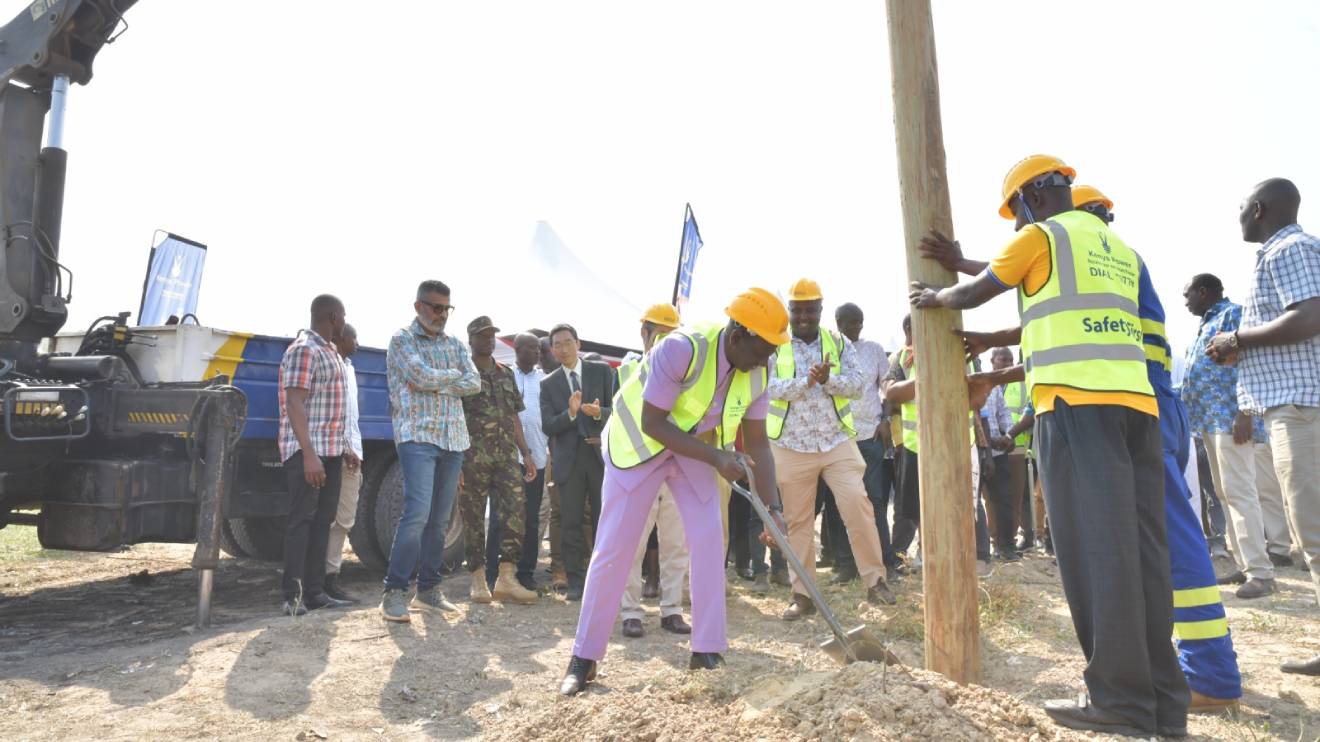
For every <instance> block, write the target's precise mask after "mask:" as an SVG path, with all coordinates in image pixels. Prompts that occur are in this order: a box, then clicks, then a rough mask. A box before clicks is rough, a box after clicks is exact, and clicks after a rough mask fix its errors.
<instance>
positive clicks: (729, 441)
mask: <svg viewBox="0 0 1320 742" xmlns="http://www.w3.org/2000/svg"><path fill="white" fill-rule="evenodd" d="M725 327H726V326H725V325H721V324H705V325H698V326H696V327H692V328H681V329H678V330H675V331H674V333H676V334H678V335H681V336H683V337H685V338H687V339H688V341H689V342H690V343H692V360H691V362H689V363H688V368H687V371H686V372H685V373H684V374H683V381H682V383H681V385H680V387H679V389H680V391H679V394H678V399H676V400H675V401H674V407H673V409H672V410H670V411H669V420H670V422H672V423H673V424H674V425H675V426H676V427H678V428H679V429H680V430H684V431H687V432H689V433H690V432H692V431H694V430H696V428H697V425H699V424H700V423H701V421H702V419H703V418H705V416H706V413H707V412H708V411H709V410H710V406H711V404H712V403H713V402H714V401H715V392H716V388H717V387H718V385H719V380H718V379H717V378H716V374H717V368H718V366H719V352H720V343H722V342H724V330H725ZM650 372H651V354H650V353H648V354H647V355H646V357H644V358H643V359H642V360H641V361H639V362H638V365H637V368H636V372H635V373H629V374H628V377H627V380H626V381H625V380H624V379H623V378H622V377H621V378H620V382H619V391H618V392H617V393H615V395H614V410H613V412H611V413H610V419H609V422H607V423H606V424H605V433H604V437H605V443H606V446H607V450H608V452H609V456H610V462H611V463H612V464H614V466H615V467H617V468H619V469H631V468H632V467H635V466H638V465H639V464H643V463H645V462H647V461H650V460H651V459H653V458H655V457H656V456H658V455H660V453H661V452H663V451H664V450H665V447H664V444H662V443H660V441H657V440H655V439H654V438H652V437H651V436H649V435H647V434H646V433H643V432H642V406H643V400H642V391H643V390H644V389H645V388H646V377H647V376H648V375H649V374H650ZM767 381H768V379H767V372H766V370H765V368H764V367H760V366H758V367H757V368H755V369H753V370H752V371H739V370H737V369H734V371H733V378H732V379H730V381H729V390H728V393H727V394H726V395H725V397H724V409H723V412H722V414H721V416H720V426H719V435H718V445H719V446H720V447H721V448H726V449H727V448H732V447H733V441H734V438H735V437H736V436H737V434H738V426H739V425H740V424H741V423H742V419H743V416H744V415H745V414H747V408H748V407H749V406H750V405H751V403H752V400H754V399H756V398H757V397H758V396H760V395H761V393H762V392H764V391H765V387H766V384H767Z"/></svg>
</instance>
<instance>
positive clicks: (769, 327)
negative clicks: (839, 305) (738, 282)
mask: <svg viewBox="0 0 1320 742" xmlns="http://www.w3.org/2000/svg"><path fill="white" fill-rule="evenodd" d="M812 285H813V286H814V285H815V284H812ZM724 313H725V314H727V315H729V319H731V320H733V321H734V322H737V323H738V324H740V325H742V326H743V327H746V328H747V329H748V330H751V331H752V332H753V333H755V334H756V336H757V337H759V338H761V339H762V340H765V341H766V342H767V343H770V344H771V345H783V344H784V343H787V342H788V310H787V309H785V308H784V302H782V301H780V300H779V297H777V296H775V295H774V294H772V293H770V292H769V291H766V290H765V289H760V288H750V289H747V290H746V291H744V292H742V293H741V294H738V295H737V296H735V297H733V301H731V302H729V306H727V307H725V309H724Z"/></svg>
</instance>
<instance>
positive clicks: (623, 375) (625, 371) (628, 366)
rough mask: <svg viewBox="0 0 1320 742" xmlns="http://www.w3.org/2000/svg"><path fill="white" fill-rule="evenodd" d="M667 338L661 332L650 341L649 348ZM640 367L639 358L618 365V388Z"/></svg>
mask: <svg viewBox="0 0 1320 742" xmlns="http://www.w3.org/2000/svg"><path fill="white" fill-rule="evenodd" d="M668 336H669V333H667V332H662V333H659V334H657V335H656V336H655V338H654V339H652V340H651V347H652V348H654V347H655V346H657V345H659V344H660V341H661V340H664V339H665V338H666V337H668ZM648 352H649V351H648ZM629 355H631V354H629ZM641 367H642V359H641V357H637V358H631V359H629V360H626V361H623V362H621V363H619V367H618V369H616V371H617V373H618V374H619V388H620V389H622V388H623V385H624V384H626V383H627V382H628V379H630V378H632V375H633V374H635V373H637V369H639V368H641Z"/></svg>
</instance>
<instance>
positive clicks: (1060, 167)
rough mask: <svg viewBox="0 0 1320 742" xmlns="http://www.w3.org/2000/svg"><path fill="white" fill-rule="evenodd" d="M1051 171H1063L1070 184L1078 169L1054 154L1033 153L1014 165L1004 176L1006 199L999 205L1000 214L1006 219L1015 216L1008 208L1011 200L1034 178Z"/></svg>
mask: <svg viewBox="0 0 1320 742" xmlns="http://www.w3.org/2000/svg"><path fill="white" fill-rule="evenodd" d="M1049 173H1062V174H1063V175H1064V176H1066V177H1067V178H1068V182H1069V184H1071V183H1072V180H1073V178H1076V177H1077V171H1076V170H1073V169H1072V168H1070V167H1068V165H1066V164H1065V163H1064V161H1063V160H1060V159H1059V158H1057V157H1054V156H1053V155H1032V156H1030V157H1026V158H1024V159H1022V160H1021V161H1019V162H1018V164H1016V165H1014V166H1013V167H1012V169H1010V170H1009V171H1008V175H1005V176H1004V194H1003V195H1004V200H1003V202H1002V203H1000V205H999V215H1000V216H1002V217H1004V218H1005V219H1013V218H1015V217H1014V216H1013V210H1012V209H1010V208H1008V204H1009V202H1010V201H1012V200H1013V197H1014V196H1016V195H1017V194H1018V193H1020V192H1021V191H1022V189H1023V187H1025V186H1026V185H1027V184H1028V183H1030V182H1031V181H1032V180H1035V179H1036V178H1039V177H1040V176H1042V175H1046V174H1049Z"/></svg>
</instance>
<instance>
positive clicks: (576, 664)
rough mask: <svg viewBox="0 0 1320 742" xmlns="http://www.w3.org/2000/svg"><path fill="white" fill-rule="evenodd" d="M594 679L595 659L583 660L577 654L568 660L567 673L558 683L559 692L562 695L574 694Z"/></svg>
mask: <svg viewBox="0 0 1320 742" xmlns="http://www.w3.org/2000/svg"><path fill="white" fill-rule="evenodd" d="M595 679H596V661H595V660H584V659H582V658H581V657H578V656H577V655H573V659H571V660H569V662H568V673H567V674H565V675H564V679H563V680H562V681H561V682H560V683H559V694H560V695H564V696H576V695H577V694H579V693H581V692H582V691H583V690H585V689H586V687H587V685H588V684H590V683H591V681H593V680H595Z"/></svg>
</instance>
